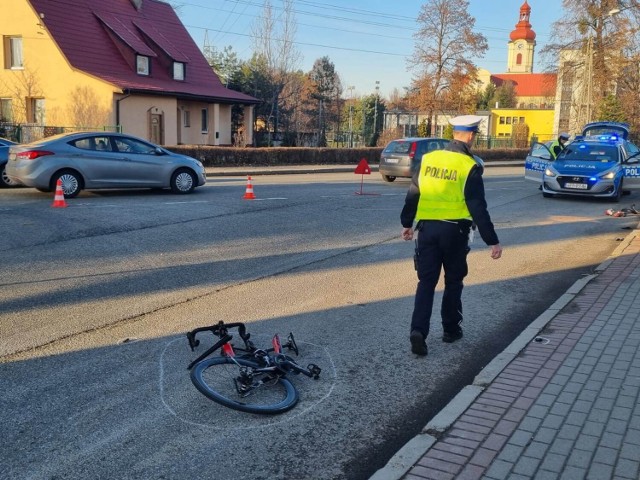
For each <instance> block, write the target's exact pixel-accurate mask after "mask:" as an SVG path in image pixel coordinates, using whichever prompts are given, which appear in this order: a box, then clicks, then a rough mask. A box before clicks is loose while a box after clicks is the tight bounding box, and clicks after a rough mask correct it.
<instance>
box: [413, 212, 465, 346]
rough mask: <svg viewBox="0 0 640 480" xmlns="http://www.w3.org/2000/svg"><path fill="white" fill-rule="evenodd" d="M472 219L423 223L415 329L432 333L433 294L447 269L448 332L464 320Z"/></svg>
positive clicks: (444, 307) (445, 307)
mask: <svg viewBox="0 0 640 480" xmlns="http://www.w3.org/2000/svg"><path fill="white" fill-rule="evenodd" d="M470 227H471V222H468V223H467V222H445V221H435V220H425V221H422V222H421V223H420V226H419V232H418V246H417V249H416V251H417V270H418V288H417V289H416V298H415V305H414V309H413V316H412V318H411V330H418V331H419V332H421V333H422V334H423V335H424V336H425V338H426V337H427V335H428V334H429V325H430V320H431V311H432V309H433V297H434V293H435V290H436V285H437V284H438V280H439V279H440V271H441V270H442V269H444V294H443V296H442V306H441V308H440V314H441V316H442V328H443V330H444V331H448V332H455V331H456V330H457V329H458V328H459V325H460V322H462V288H463V283H462V281H463V279H464V277H466V276H467V273H468V268H467V254H468V253H469V229H470Z"/></svg>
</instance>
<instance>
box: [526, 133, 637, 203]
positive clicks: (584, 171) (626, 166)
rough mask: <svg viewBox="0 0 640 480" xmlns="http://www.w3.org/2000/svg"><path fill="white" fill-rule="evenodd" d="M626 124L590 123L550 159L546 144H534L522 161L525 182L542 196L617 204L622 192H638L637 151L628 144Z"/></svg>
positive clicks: (635, 147) (632, 145)
mask: <svg viewBox="0 0 640 480" xmlns="http://www.w3.org/2000/svg"><path fill="white" fill-rule="evenodd" d="M628 137H629V125H628V124H626V123H618V122H594V123H589V124H587V125H585V127H584V129H583V131H582V135H580V136H576V137H575V138H574V140H573V141H572V142H570V143H568V144H567V145H566V148H565V149H564V150H563V151H562V152H561V153H560V154H559V155H558V158H556V159H555V160H553V157H552V155H551V151H550V150H549V148H548V146H547V145H544V144H541V143H536V144H534V145H533V146H532V147H531V150H530V151H529V154H528V155H527V159H526V161H525V180H529V181H531V182H535V183H537V184H539V185H540V188H541V190H542V195H543V196H545V197H553V196H556V195H574V196H589V197H601V198H610V199H612V200H614V201H616V202H619V201H620V198H621V197H622V194H623V192H625V191H629V190H634V189H640V163H639V162H640V148H638V147H637V146H636V145H634V144H633V143H631V142H630V141H628V140H627V139H628Z"/></svg>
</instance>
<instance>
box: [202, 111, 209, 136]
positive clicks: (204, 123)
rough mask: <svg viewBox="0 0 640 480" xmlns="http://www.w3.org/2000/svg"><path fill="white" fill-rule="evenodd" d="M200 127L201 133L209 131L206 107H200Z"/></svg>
mask: <svg viewBox="0 0 640 480" xmlns="http://www.w3.org/2000/svg"><path fill="white" fill-rule="evenodd" d="M200 128H201V130H202V133H207V132H208V131H209V110H207V109H206V108H203V109H202V117H201V122H200Z"/></svg>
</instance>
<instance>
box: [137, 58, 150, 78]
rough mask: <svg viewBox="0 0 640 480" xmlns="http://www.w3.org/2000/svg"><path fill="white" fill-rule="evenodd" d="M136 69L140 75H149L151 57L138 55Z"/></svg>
mask: <svg viewBox="0 0 640 480" xmlns="http://www.w3.org/2000/svg"><path fill="white" fill-rule="evenodd" d="M136 69H137V72H138V75H149V57H146V56H144V55H136Z"/></svg>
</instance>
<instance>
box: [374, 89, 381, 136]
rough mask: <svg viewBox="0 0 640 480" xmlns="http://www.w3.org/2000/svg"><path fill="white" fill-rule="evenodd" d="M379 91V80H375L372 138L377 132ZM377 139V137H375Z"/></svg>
mask: <svg viewBox="0 0 640 480" xmlns="http://www.w3.org/2000/svg"><path fill="white" fill-rule="evenodd" d="M379 91H380V82H379V81H378V80H376V103H375V107H374V110H373V138H376V134H377V133H378V95H379V93H378V92H379ZM376 140H377V139H376Z"/></svg>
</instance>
